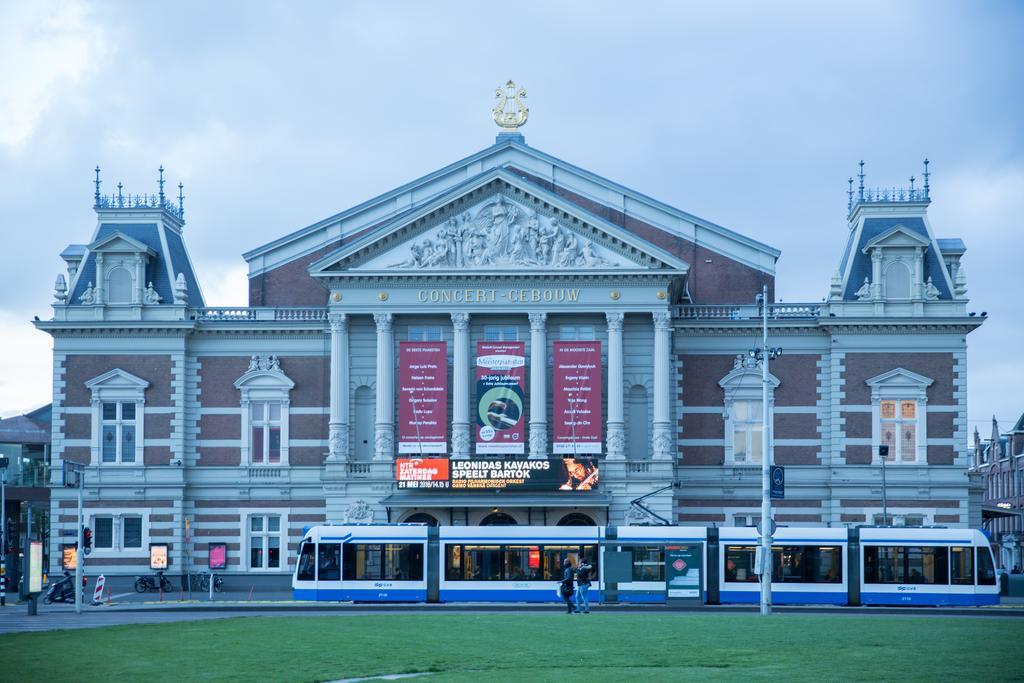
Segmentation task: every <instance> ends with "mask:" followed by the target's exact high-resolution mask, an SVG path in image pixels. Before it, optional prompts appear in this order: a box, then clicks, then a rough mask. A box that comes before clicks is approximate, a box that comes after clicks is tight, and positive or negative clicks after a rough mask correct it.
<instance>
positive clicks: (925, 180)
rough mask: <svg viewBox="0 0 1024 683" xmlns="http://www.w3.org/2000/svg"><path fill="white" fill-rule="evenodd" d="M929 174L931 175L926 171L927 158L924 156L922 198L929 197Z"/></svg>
mask: <svg viewBox="0 0 1024 683" xmlns="http://www.w3.org/2000/svg"><path fill="white" fill-rule="evenodd" d="M930 175H931V173H929V172H928V159H927V158H926V159H925V160H924V198H925V199H930V197H929V196H928V191H929V187H928V176H930Z"/></svg>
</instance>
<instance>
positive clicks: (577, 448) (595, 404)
mask: <svg viewBox="0 0 1024 683" xmlns="http://www.w3.org/2000/svg"><path fill="white" fill-rule="evenodd" d="M554 365H555V368H554V424H553V425H552V436H553V448H554V452H555V454H556V455H577V454H581V453H583V454H600V453H601V376H602V375H601V342H599V341H556V342H555V343H554Z"/></svg>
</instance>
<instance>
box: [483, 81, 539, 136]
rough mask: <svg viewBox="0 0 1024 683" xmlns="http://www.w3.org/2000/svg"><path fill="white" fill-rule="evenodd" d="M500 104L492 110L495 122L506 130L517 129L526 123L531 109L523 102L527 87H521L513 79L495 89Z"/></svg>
mask: <svg viewBox="0 0 1024 683" xmlns="http://www.w3.org/2000/svg"><path fill="white" fill-rule="evenodd" d="M494 97H495V98H496V99H497V100H498V104H497V105H495V107H494V109H493V110H491V115H492V116H493V117H494V122H495V123H496V124H498V126H499V127H500V128H504V129H505V130H515V129H516V128H519V127H520V126H521V125H523V124H524V123H526V119H527V118H529V116H530V110H529V109H527V108H526V105H525V104H523V100H522V98H524V97H526V88H520V87H518V86H517V85H516V84H515V83H513V82H512V81H509V82H508V83H506V84H505V86H504V87H502V88H498V89H497V90H495V91H494Z"/></svg>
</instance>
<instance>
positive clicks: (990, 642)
mask: <svg viewBox="0 0 1024 683" xmlns="http://www.w3.org/2000/svg"><path fill="white" fill-rule="evenodd" d="M1022 639H1024V619H999V620H995V619H982V618H955V617H943V616H935V617H904V616H851V615H843V614H837V615H794V614H780V615H773V616H771V617H768V618H762V617H759V616H757V615H751V614H655V613H651V614H642V613H640V614H638V613H632V614H607V613H605V614H602V613H595V614H591V615H579V616H575V615H573V616H570V615H564V614H560V613H540V614H516V613H505V614H479V615H477V614H412V615H408V614H404V615H403V614H380V615H372V616H338V617H301V616H300V617H247V618H240V619H216V620H210V621H196V622H182V623H176V624H159V625H150V626H113V627H107V628H98V629H89V630H69V631H52V632H48V633H47V632H43V633H25V634H13V635H5V636H0V662H2V666H3V671H4V675H5V678H6V679H7V680H22V681H118V682H120V681H142V680H145V681H164V680H166V681H207V680H216V681H247V682H248V681H324V680H333V679H338V678H345V677H353V676H369V675H375V674H386V673H407V672H417V671H433V672H438V673H437V674H436V675H432V676H429V677H426V678H424V679H422V680H425V681H475V680H488V681H493V680H518V681H534V680H559V681H608V680H626V679H631V678H642V679H644V681H645V682H646V681H667V680H679V679H681V678H690V679H704V678H726V679H731V680H741V679H743V678H751V677H753V678H760V679H764V678H773V679H775V678H784V679H789V680H792V679H799V680H811V679H814V680H849V679H868V680H879V679H884V680H907V679H916V680H938V679H944V678H946V677H949V676H952V677H955V678H956V679H970V680H1009V679H1018V680H1019V679H1020V677H1021V676H1022V673H1024V670H1022V668H1021V664H1020V663H1021V659H1020V652H1019V650H1018V647H1019V644H1020V642H1021V641H1022Z"/></svg>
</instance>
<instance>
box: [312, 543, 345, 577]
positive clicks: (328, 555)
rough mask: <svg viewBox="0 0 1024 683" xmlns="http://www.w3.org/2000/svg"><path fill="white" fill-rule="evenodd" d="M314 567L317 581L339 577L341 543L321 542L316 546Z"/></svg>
mask: <svg viewBox="0 0 1024 683" xmlns="http://www.w3.org/2000/svg"><path fill="white" fill-rule="evenodd" d="M316 567H317V580H319V581H338V580H339V579H341V544H340V543H321V544H320V546H319V547H318V548H317V563H316Z"/></svg>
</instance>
